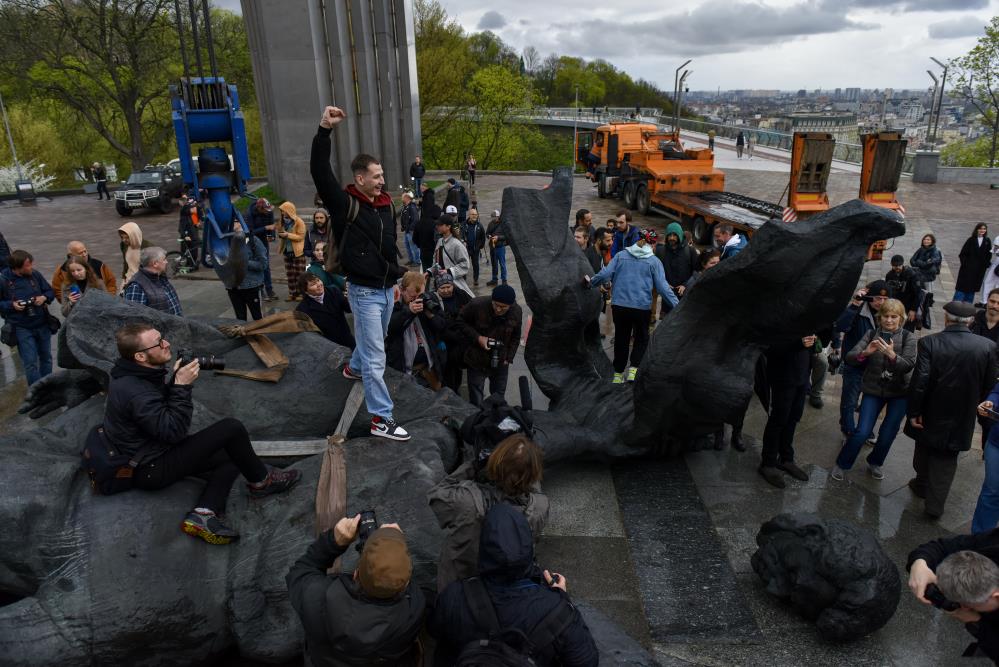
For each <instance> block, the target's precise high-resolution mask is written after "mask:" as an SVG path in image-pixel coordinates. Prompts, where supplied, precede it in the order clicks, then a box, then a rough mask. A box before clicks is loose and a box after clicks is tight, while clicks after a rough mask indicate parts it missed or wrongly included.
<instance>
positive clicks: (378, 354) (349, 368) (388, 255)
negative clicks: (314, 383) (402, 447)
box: [286, 106, 409, 441]
mask: <svg viewBox="0 0 999 667" xmlns="http://www.w3.org/2000/svg"><path fill="white" fill-rule="evenodd" d="M346 118H347V114H346V113H344V111H343V110H342V109H339V108H337V107H332V106H331V107H326V109H325V110H324V111H323V116H322V118H321V119H320V121H319V129H318V130H317V131H316V136H315V137H313V138H312V153H311V156H310V158H309V169H310V171H311V173H312V180H313V182H314V183H315V185H316V190H317V191H318V192H319V196H320V198H321V199H322V200H323V202H324V203H325V204H326V206H327V208H328V209H329V211H330V218H331V221H332V226H333V239H334V241H335V243H336V244H338V246H337V249H338V251H339V252H338V253H337V255H336V257H335V259H337V260H338V261H339V263H340V265H341V268H342V269H343V273H344V274H345V275H346V276H347V300H348V301H349V302H350V310H351V312H352V313H353V314H354V338H355V340H356V342H357V347H355V348H354V354H353V355H352V356H351V358H350V361H348V362H347V363H346V364H345V365H344V367H343V370H342V371H341V372H342V373H343V376H344V377H345V378H347V379H348V380H360V381H361V382H362V383H363V384H364V403H365V406H366V407H367V409H368V412H369V413H370V414H371V424H370V426H369V429H368V430H369V432H370V433H371V435H374V436H378V437H380V438H388V439H390V440H399V441H405V440H409V433H407V432H406V429H404V428H403V427H402V426H400V425H399V424H397V423H396V421H395V419H394V418H393V415H392V410H393V409H394V407H395V405H394V403H393V402H392V396H391V395H390V394H389V390H388V386H387V385H386V384H385V377H384V376H385V336H386V335H387V334H388V325H389V320H390V319H391V317H392V307H393V305H394V302H395V289H396V281H397V280H398V279H399V278H401V277H402V274H403V273H405V270H404V269H402V268H401V267H400V266H399V250H398V248H397V246H396V224H395V212H394V209H395V205H394V204H393V203H392V197H391V196H389V194H388V193H386V192H385V171H384V170H383V169H382V165H381V163H380V162H379V161H378V159H377V158H376V157H374V156H372V155H367V154H365V153H361V154H360V155H357V156H355V157H354V159H353V160H351V162H350V169H351V172H352V173H351V175H352V177H353V182H352V183H350V184H348V185H347V187H345V188H344V187H341V186H340V183H339V182H338V181H337V179H336V176H335V175H334V174H333V168H332V166H330V151H331V150H332V147H333V146H332V142H331V140H330V135H331V134H332V133H333V129H334V128H335V127H336V126H337V125H339V124H340V123H342V122H343V121H344V119H346ZM286 203H287V202H286ZM328 250H329V251H330V253H329V254H330V256H331V257H332V248H330V249H328ZM330 268H331V269H332V268H333V267H332V266H330Z"/></svg>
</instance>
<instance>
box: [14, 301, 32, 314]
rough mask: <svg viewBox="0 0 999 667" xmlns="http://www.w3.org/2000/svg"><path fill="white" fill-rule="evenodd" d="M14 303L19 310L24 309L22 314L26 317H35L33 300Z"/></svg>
mask: <svg viewBox="0 0 999 667" xmlns="http://www.w3.org/2000/svg"><path fill="white" fill-rule="evenodd" d="M14 303H16V304H17V305H19V306H20V307H21V308H24V314H25V315H27V316H28V317H34V316H35V302H34V300H33V299H19V300H17V301H15V302H14Z"/></svg>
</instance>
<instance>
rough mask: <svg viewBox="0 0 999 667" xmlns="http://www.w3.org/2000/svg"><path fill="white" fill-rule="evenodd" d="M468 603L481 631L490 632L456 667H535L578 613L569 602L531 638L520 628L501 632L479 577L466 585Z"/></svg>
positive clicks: (473, 644) (551, 614)
mask: <svg viewBox="0 0 999 667" xmlns="http://www.w3.org/2000/svg"><path fill="white" fill-rule="evenodd" d="M462 589H463V590H464V593H465V602H466V603H467V604H468V608H469V610H470V611H471V612H472V620H473V621H475V626H476V628H477V629H479V630H485V631H487V633H488V634H487V636H486V637H485V638H484V639H476V640H475V641H471V642H468V643H467V644H465V646H464V647H462V649H461V652H460V653H458V659H457V661H455V663H454V664H455V667H531V666H533V665H536V664H537V663H535V662H534V659H533V658H532V655H535V654H536V653H538V652H539V651H543V650H544V649H546V648H548V646H549V645H550V644H551V643H552V642H553V641H555V639H556V638H557V637H558V636H559V635H560V634H561V633H562V631H563V630H565V628H566V627H568V626H569V623H571V622H572V619H573V617H574V615H575V609H574V608H573V607H572V606H571V605H570V604H569V603H568V602H567V601H565V600H562V601H561V602H559V604H558V605H557V606H556V607H555V609H553V610H552V611H551V612H549V613H548V615H547V616H545V617H544V618H543V619H541V622H540V623H539V624H538V625H537V627H536V628H534V630H533V631H532V632H531V635H530V636H527V635H525V634H524V633H523V632H522V631H521V630H518V629H517V628H500V625H499V619H498V618H497V617H496V608H495V607H493V601H492V599H491V598H490V597H489V592H488V591H487V590H486V586H485V584H483V583H482V580H481V579H479V578H478V577H472V578H471V579H466V580H465V581H464V582H462Z"/></svg>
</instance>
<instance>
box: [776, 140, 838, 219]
mask: <svg viewBox="0 0 999 667" xmlns="http://www.w3.org/2000/svg"><path fill="white" fill-rule="evenodd" d="M835 147H836V140H835V139H833V135H831V134H829V133H827V132H796V133H795V135H794V137H793V138H792V140H791V180H790V182H789V183H788V191H787V207H788V208H789V209H791V210H792V211H793V212H794V219H796V220H802V219H804V218H807V217H809V216H811V215H815V214H816V213H821V212H822V211H828V210H829V195H828V194H826V186H827V185H828V183H829V171H830V168H831V166H832V156H833V149H834V148H835Z"/></svg>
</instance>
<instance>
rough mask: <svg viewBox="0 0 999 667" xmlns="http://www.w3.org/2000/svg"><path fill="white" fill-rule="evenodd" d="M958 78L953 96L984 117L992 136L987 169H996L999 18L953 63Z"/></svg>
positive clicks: (956, 78)
mask: <svg viewBox="0 0 999 667" xmlns="http://www.w3.org/2000/svg"><path fill="white" fill-rule="evenodd" d="M950 66H951V68H952V69H953V71H954V74H955V81H956V82H955V85H954V90H953V92H952V93H951V96H955V97H958V98H960V99H962V100H964V101H965V102H966V103H968V104H970V105H971V106H973V107H974V108H975V109H976V110H977V111H978V113H980V114H981V116H982V121H983V124H984V125H985V127H986V128H987V129H988V133H989V151H988V165H989V167H995V166H996V148H997V143H996V142H997V139H999V16H996V17H993V18H992V20H991V21H990V22H989V24H988V25H987V26H985V35H983V36H982V37H980V38H979V39H978V44H976V45H975V47H974V48H973V49H971V51H969V52H968V54H967V55H965V56H962V57H961V58H957V59H955V60H952V61H951V62H950Z"/></svg>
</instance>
